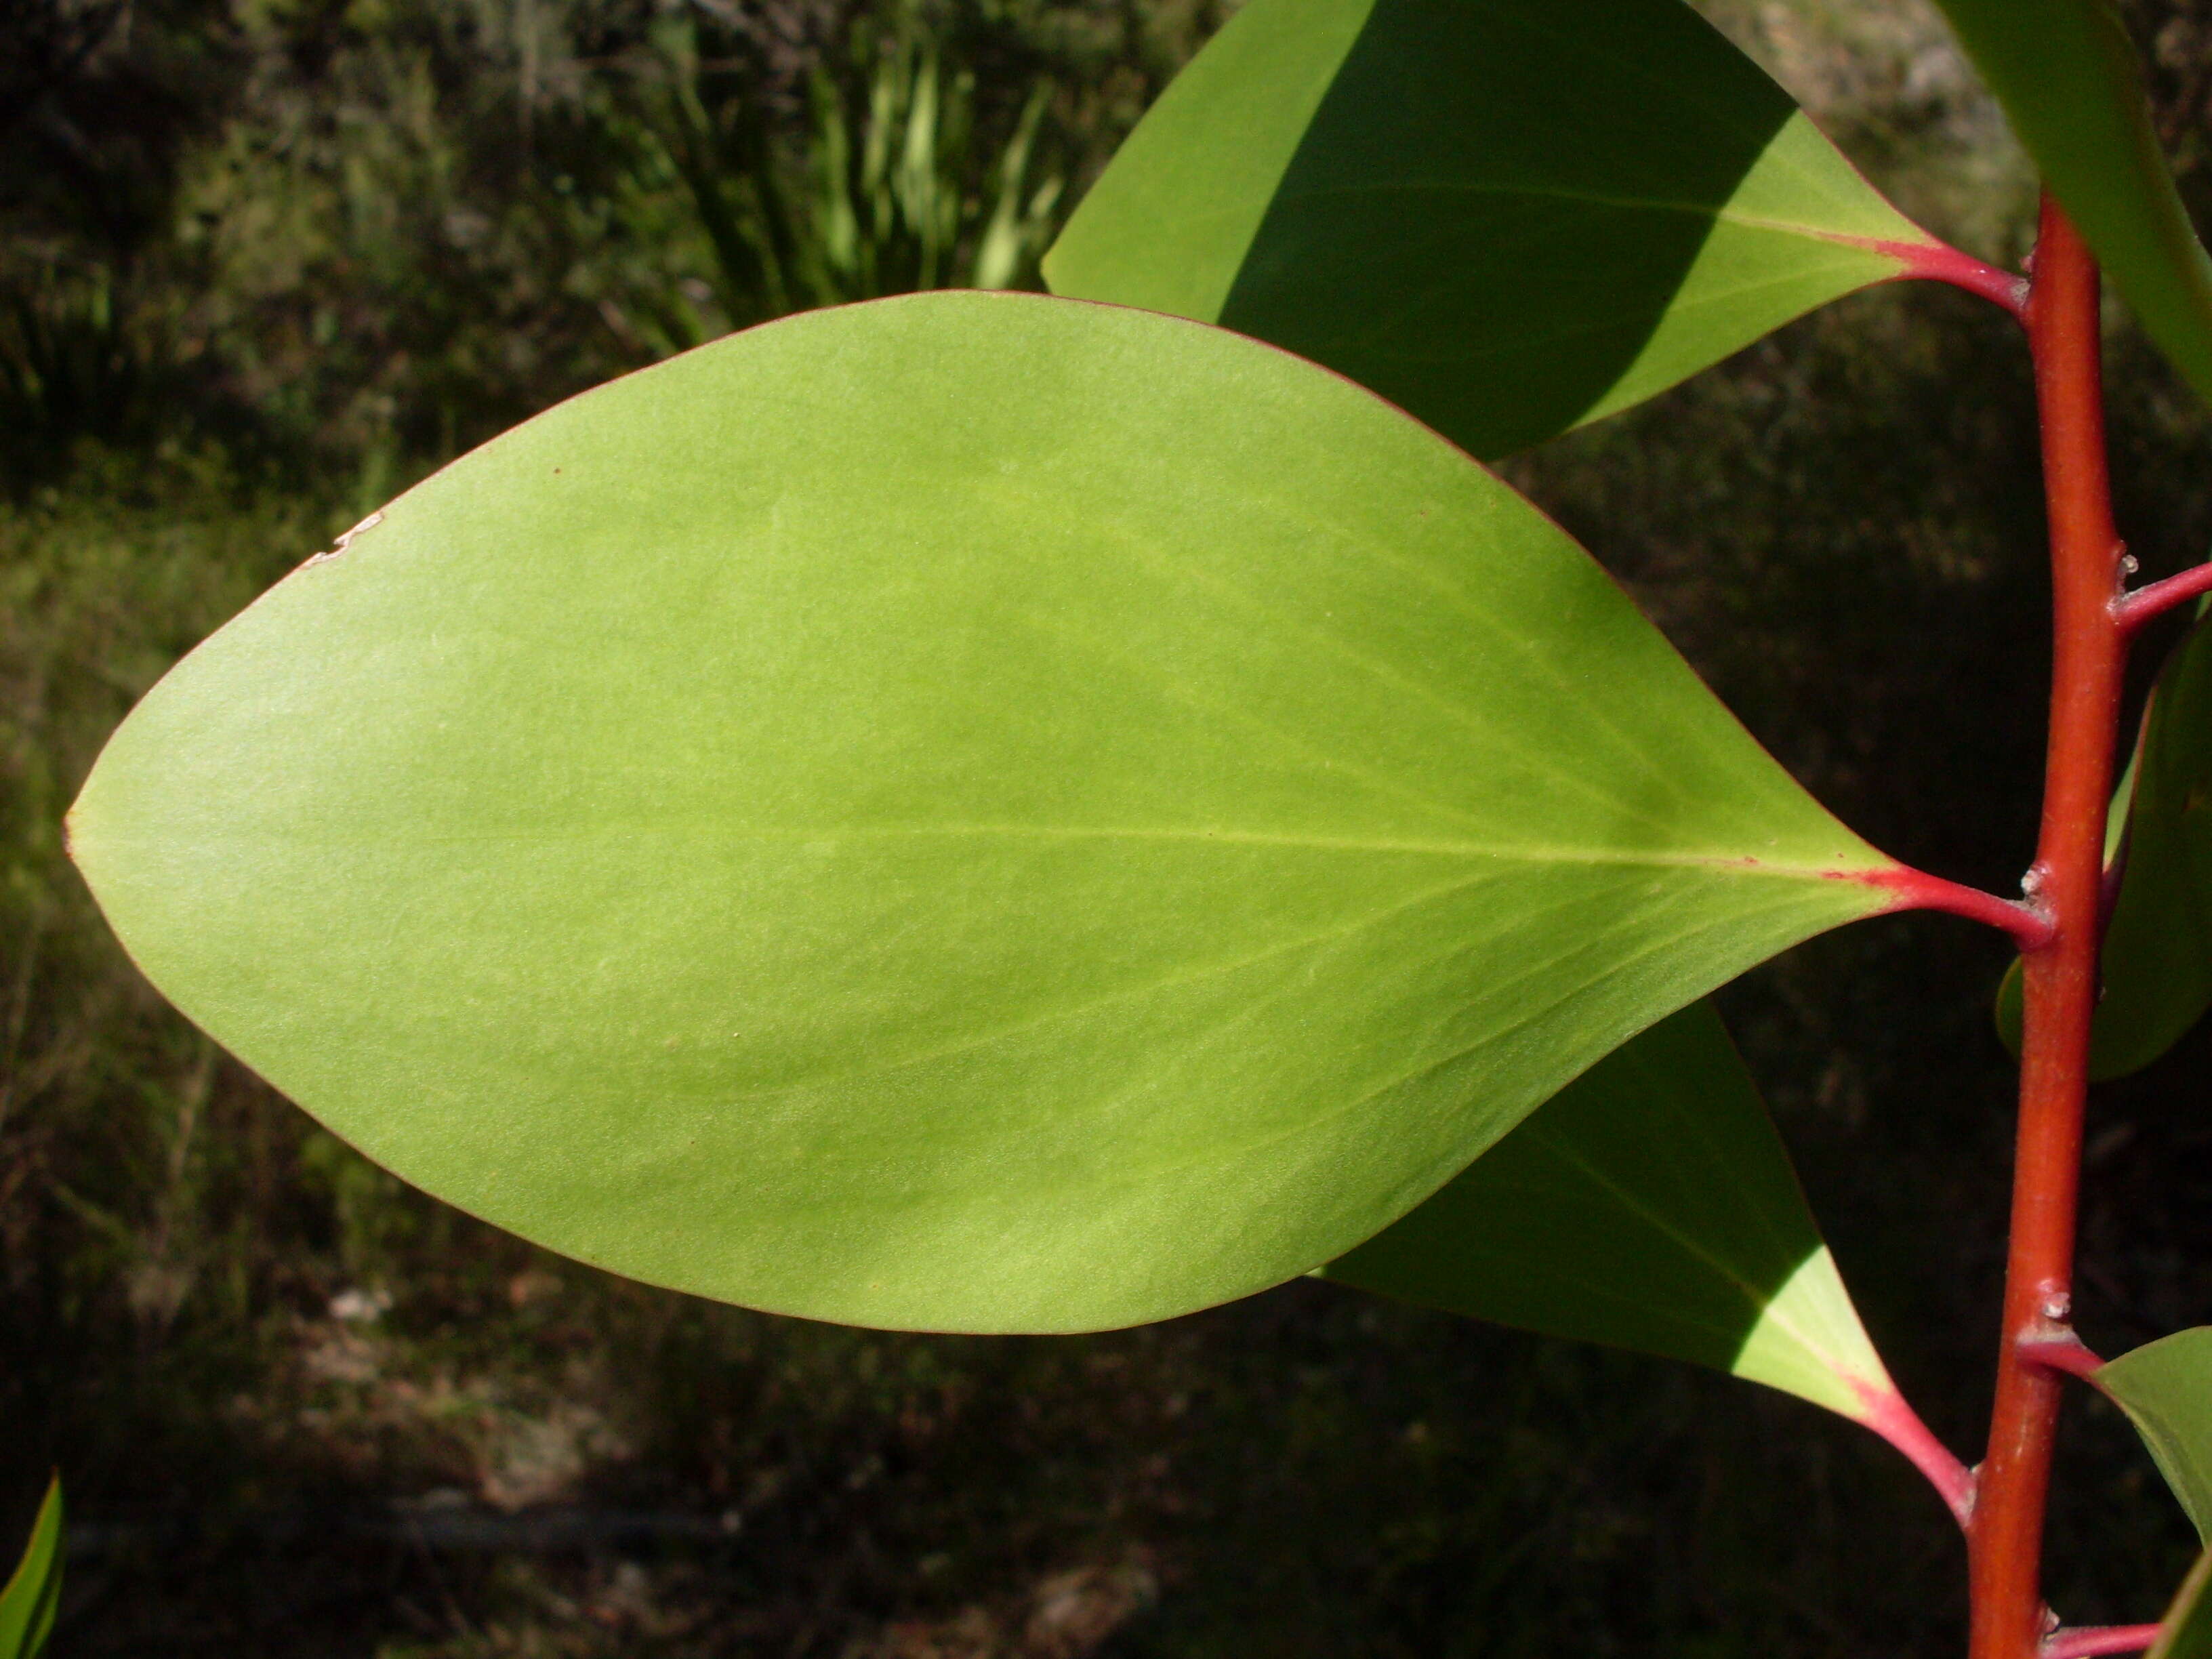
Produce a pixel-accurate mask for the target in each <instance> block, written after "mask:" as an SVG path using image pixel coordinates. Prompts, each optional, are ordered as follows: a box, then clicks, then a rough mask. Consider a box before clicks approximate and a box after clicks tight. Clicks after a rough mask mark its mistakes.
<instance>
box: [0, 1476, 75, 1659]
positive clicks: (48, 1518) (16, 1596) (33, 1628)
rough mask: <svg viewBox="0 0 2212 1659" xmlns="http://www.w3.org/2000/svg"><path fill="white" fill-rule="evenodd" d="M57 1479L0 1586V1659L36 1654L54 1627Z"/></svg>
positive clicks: (28, 1658)
mask: <svg viewBox="0 0 2212 1659" xmlns="http://www.w3.org/2000/svg"><path fill="white" fill-rule="evenodd" d="M61 1544H62V1483H61V1477H60V1476H58V1475H57V1476H55V1477H54V1479H53V1480H51V1481H49V1482H48V1483H47V1486H46V1498H45V1499H44V1500H43V1501H42V1502H41V1503H40V1504H39V1513H38V1516H37V1518H36V1519H34V1520H33V1522H31V1537H30V1541H29V1542H28V1543H27V1544H26V1545H24V1547H23V1557H22V1559H21V1561H19V1562H17V1563H16V1565H15V1572H14V1573H13V1574H11V1575H10V1576H9V1579H8V1583H7V1584H6V1586H5V1587H4V1588H0V1659H38V1655H39V1652H40V1650H41V1649H42V1648H44V1647H45V1646H46V1637H47V1635H48V1634H49V1633H50V1632H52V1629H53V1627H54V1613H55V1612H56V1610H57V1609H58V1608H59V1607H60V1606H61V1595H62V1553H61Z"/></svg>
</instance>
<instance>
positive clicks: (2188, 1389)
mask: <svg viewBox="0 0 2212 1659" xmlns="http://www.w3.org/2000/svg"><path fill="white" fill-rule="evenodd" d="M2092 1380H2093V1381H2094V1382H2095V1383H2096V1385H2097V1386H2098V1387H2099V1388H2100V1389H2103V1390H2104V1391H2105V1392H2106V1394H2107V1395H2111V1396H2112V1399H2114V1400H2116V1401H2118V1402H2119V1405H2120V1408H2121V1409H2122V1410H2123V1411H2124V1412H2126V1413H2127V1414H2128V1418H2129V1419H2130V1421H2131V1422H2133V1423H2134V1424H2135V1425H2136V1433H2138V1434H2140V1435H2142V1438H2143V1444H2145V1445H2146V1446H2148V1447H2149V1448H2150V1455H2151V1457H2152V1459H2153V1461H2154V1462H2156V1463H2157V1464H2158V1469H2159V1473H2160V1474H2163V1475H2164V1476H2165V1477H2166V1485H2167V1486H2171V1487H2172V1488H2173V1495H2174V1496H2175V1497H2176V1498H2179V1499H2180V1500H2181V1507H2182V1508H2183V1509H2185V1510H2188V1511H2189V1518H2190V1519H2191V1521H2193V1522H2196V1523H2197V1534H2198V1536H2200V1537H2202V1538H2203V1539H2204V1540H2205V1541H2206V1542H2208V1543H2212V1326H2202V1325H2200V1326H2198V1327H2197V1328H2196V1329H2194V1330H2187V1331H2179V1332H2177V1333H2175V1334H2173V1335H2172V1336H2166V1337H2160V1339H2159V1340H2157V1341H2155V1342H2153V1343H2150V1344H2148V1345H2147V1346H2143V1347H2140V1348H2137V1349H2136V1350H2134V1351H2133V1352H2130V1353H2124V1354H2122V1355H2121V1356H2120V1357H2119V1358H2118V1359H2114V1360H2111V1361H2109V1362H2107V1363H2106V1364H2102V1365H2100V1366H2099V1367H2098V1368H2097V1370H2096V1371H2095V1372H2094V1373H2093V1378H2092Z"/></svg>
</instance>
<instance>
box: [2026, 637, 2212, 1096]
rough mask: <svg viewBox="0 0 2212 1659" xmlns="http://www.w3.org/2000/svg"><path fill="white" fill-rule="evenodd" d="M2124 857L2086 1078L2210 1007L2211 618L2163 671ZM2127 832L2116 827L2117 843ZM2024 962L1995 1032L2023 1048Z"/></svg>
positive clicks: (2145, 734) (2128, 1063)
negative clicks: (2124, 861)
mask: <svg viewBox="0 0 2212 1659" xmlns="http://www.w3.org/2000/svg"><path fill="white" fill-rule="evenodd" d="M2112 823H2114V825H2115V826H2116V828H2118V829H2121V830H2123V831H2124V847H2125V854H2126V859H2127V863H2126V866H2125V867H2124V871H2123V872H2122V875H2121V880H2120V893H2119V898H2118V902H2117V903H2116V904H2115V905H2114V906H2113V908H2112V922H2111V925H2110V926H2109V927H2108V928H2107V929H2106V934H2105V944H2104V954H2103V971H2104V994H2103V996H2102V998H2101V999H2100V1000H2099V1002H2098V1004H2097V1012H2096V1018H2095V1023H2094V1024H2093V1027H2092V1036H2091V1043H2092V1046H2091V1049H2090V1054H2089V1075H2090V1077H2091V1078H2092V1079H2095V1080H2097V1081H2100V1082H2102V1081H2104V1080H2105V1079H2109V1078H2116V1077H2124V1076H2126V1075H2127V1074H2128V1073H2130V1072H2136V1071H2140V1070H2142V1067H2144V1066H2148V1065H2149V1064H2150V1063H2151V1062H2152V1061H2153V1060H2156V1059H2158V1057H2159V1056H2160V1055H2161V1054H2165V1053H2166V1050H2167V1049H2169V1048H2172V1046H2173V1045H2174V1044H2175V1043H2176V1042H2179V1041H2180V1040H2181V1039H2182V1037H2184V1036H2186V1035H2187V1034H2188V1031H2189V1029H2190V1027H2191V1026H2192V1025H2194V1024H2197V1021H2198V1020H2199V1019H2200V1018H2203V1013H2204V1011H2205V1009H2206V1008H2208V1007H2212V623H2199V624H2198V625H2197V629H2196V630H2195V631H2194V632H2192V633H2191V635H2189V637H2188V638H2187V639H2186V640H2185V641H2183V643H2182V645H2181V647H2179V649H2178V650H2177V651H2176V652H2175V653H2173V655H2172V657H2171V658H2169V659H2167V661H2166V666H2165V668H2164V669H2163V670H2162V671H2160V675H2159V679H2158V684H2157V685H2156V687H2155V688H2154V690H2153V691H2152V693H2151V702H2150V706H2149V710H2148V715H2147V716H2146V718H2145V720H2144V722H2143V729H2142V738H2141V740H2140V741H2139V743H2138V744H2137V745H2136V759H2135V762H2134V763H2133V764H2132V765H2131V766H2130V768H2129V771H2128V776H2127V778H2126V779H2124V780H2123V781H2122V783H2121V786H2120V788H2119V791H2118V793H2117V795H2116V796H2115V799H2114V802H2113V808H2112ZM2120 840H2121V836H2108V837H2107V842H2108V846H2109V847H2110V848H2111V849H2112V850H2118V843H2119V842H2120ZM1997 1030H1998V1034H1999V1035H2000V1036H2002V1037H2003V1039H2004V1042H2005V1046H2006V1047H2007V1048H2010V1049H2011V1050H2012V1051H2013V1053H2014V1054H2018V1053H2019V1052H2020V1040H2021V1039H2020V1032H2021V971H2020V964H2019V963H2017V962H2015V963H2014V964H2013V967H2012V969H2011V970H2010V971H2009V972H2008V974H2007V975H2006V976H2005V981H2004V983H2003V985H2002V987H1999V990H1998V993H1997Z"/></svg>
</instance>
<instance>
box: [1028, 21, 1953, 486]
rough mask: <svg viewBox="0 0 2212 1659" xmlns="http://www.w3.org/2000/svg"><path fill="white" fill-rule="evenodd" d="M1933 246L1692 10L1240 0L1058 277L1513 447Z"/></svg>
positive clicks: (1068, 285) (1099, 202)
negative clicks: (1213, 329)
mask: <svg viewBox="0 0 2212 1659" xmlns="http://www.w3.org/2000/svg"><path fill="white" fill-rule="evenodd" d="M1935 247H1936V244H1934V243H1932V242H1931V241H1930V240H1929V238H1928V237H1927V236H1926V235H1925V234H1924V233H1923V232H1921V231H1920V230H1918V229H1917V228H1915V227H1914V226H1913V225H1912V224H1911V222H1909V221H1907V220H1905V218H1903V217H1901V216H1899V214H1898V213H1897V212H1896V211H1895V210H1893V209H1892V208H1891V207H1890V206H1889V204H1887V203H1886V202H1884V201H1883V200H1882V199H1881V197H1879V196H1878V195H1876V194H1875V191H1873V190H1872V188H1870V187H1869V185H1867V183H1866V181H1865V180H1864V179H1862V178H1861V177H1860V176H1859V175H1858V174H1857V173H1856V172H1854V171H1853V170H1852V168H1851V167H1850V163H1848V162H1847V161H1844V158H1843V157H1842V156H1841V155H1838V153H1837V151H1836V150H1835V149H1834V148H1833V147H1832V145H1830V144H1829V143H1828V142H1827V140H1826V139H1825V138H1824V137H1821V136H1820V133H1819V132H1818V131H1815V130H1814V127H1813V125H1811V123H1810V122H1808V120H1807V119H1806V118H1805V117H1804V115H1803V114H1802V112H1799V111H1798V109H1797V107H1796V106H1795V105H1794V104H1793V103H1791V102H1790V98H1789V96H1788V95H1787V94H1784V92H1783V91H1782V90H1781V88H1778V87H1777V86H1776V85H1775V84H1774V83H1773V82H1771V81H1770V80H1768V79H1767V78H1766V76H1765V75H1764V74H1763V73H1762V72H1761V71H1760V70H1759V69H1758V68H1757V67H1756V66H1755V65H1754V64H1752V63H1751V61H1750V60H1749V59H1748V58H1745V57H1744V56H1743V55H1742V53H1741V52H1738V51H1737V50H1736V49H1735V47H1734V46H1730V45H1729V43H1728V42H1727V41H1726V40H1723V38H1722V37H1721V35H1720V34H1718V33H1717V32H1715V31H1714V30H1713V29H1712V28H1711V27H1710V26H1708V25H1707V24H1706V23H1705V22H1704V21H1701V20H1700V19H1699V17H1698V16H1697V15H1695V14H1694V13H1692V11H1691V10H1690V9H1688V8H1687V7H1686V6H1684V5H1682V4H1681V3H1680V0H1485V3H1483V4H1480V5H1466V4H1459V3H1453V0H1251V3H1249V4H1248V5H1247V6H1246V7H1245V8H1244V9H1243V10H1242V11H1241V12H1239V13H1238V14H1237V16H1236V17H1235V18H1234V19H1233V20H1232V21H1231V22H1230V23H1229V24H1228V25H1227V26H1226V27H1224V28H1223V30H1222V31H1221V33H1220V35H1219V36H1218V38H1217V39H1216V40H1213V41H1212V44H1210V45H1209V46H1207V47H1206V50H1205V51H1204V52H1201V53H1200V55H1199V56H1198V58H1196V59H1195V60H1194V62H1193V63H1192V64H1190V66H1189V67H1188V69H1186V70H1184V71H1183V73H1182V76H1181V77H1180V78H1178V79H1177V80H1176V82H1175V83H1174V84H1173V85H1172V86H1170V88H1168V90H1167V92H1166V94H1164V96H1163V97H1162V98H1161V99H1160V100H1159V103H1158V105H1157V106H1155V107H1154V108H1153V110H1152V112H1151V113H1150V114H1148V115H1147V116H1146V118H1145V120H1144V122H1143V124H1142V125H1140V126H1139V128H1138V129H1137V131H1136V132H1135V133H1134V134H1133V135H1132V136H1131V137H1130V139H1129V141H1128V143H1127V144H1125V145H1124V146H1123V147H1122V149H1121V154H1120V155H1117V156H1116V157H1115V161H1114V163H1113V165H1112V166H1111V167H1109V168H1108V169H1107V171H1106V173H1105V175H1104V176H1103V178H1101V179H1100V180H1099V181H1098V183H1097V185H1096V186H1094V187H1093V189H1092V190H1091V194H1090V196H1089V197H1087V198H1086V199H1085V202H1084V203H1083V204H1082V206H1081V208H1080V209H1079V210H1078V211H1077V213H1076V215H1075V216H1074V218H1073V221H1072V222H1070V223H1069V225H1068V227H1067V229H1066V232H1065V233H1063V234H1062V235H1061V237H1060V241H1059V243H1058V245H1057V246H1055V247H1054V249H1053V251H1052V252H1051V253H1050V254H1049V255H1048V257H1047V258H1046V261H1045V275H1046V277H1047V280H1048V282H1049V283H1051V285H1052V287H1053V289H1054V292H1055V293H1060V294H1069V295H1078V296H1079V297H1081V298H1085V299H1092V300H1110V301H1116V302H1118V303H1121V304H1125V305H1134V306H1142V307H1146V308H1147V309H1149V310H1153V311H1166V312H1173V313H1176V314H1178V315H1181V316H1186V317H1195V318H1197V319H1200V320H1201V321H1205V322H1219V323H1220V324H1222V325H1224V326H1225V327H1229V328H1234V329H1237V330H1239V331H1243V332H1244V333H1247V334H1253V335H1256V336H1258V337H1260V338H1261V339H1266V340H1273V341H1274V342H1275V343H1278V344H1280V345H1284V346H1287V347H1288V348H1290V349H1291V350H1293V351H1297V352H1299V353H1302V354H1303V355H1304V356H1309V357H1311V358H1313V359H1315V360H1316V362H1322V363H1326V364H1328V366H1329V367H1330V368H1335V369H1339V370H1340V371H1342V372H1343V373H1344V374H1349V375H1351V376H1352V378H1353V379H1354V380H1358V381H1360V382H1361V383H1362V384H1363V385H1366V386H1372V387H1373V388H1374V389H1375V390H1376V391H1377V392H1382V393H1383V395H1384V396H1385V397H1387V398H1391V399H1393V400H1394V401H1395V402H1396V403H1399V404H1402V405H1403V406H1404V407H1405V408H1407V409H1408V410H1412V411H1413V413H1414V414H1416V415H1418V416H1420V417H1421V418H1422V419H1423V420H1425V421H1426V422H1429V423H1430V424H1431V425H1432V426H1434V427H1435V428H1437V430H1438V431H1440V432H1442V433H1443V434H1444V435H1446V436H1447V437H1449V438H1451V439H1452V440H1454V441H1455V442H1457V443H1459V444H1462V446H1464V447H1467V448H1468V449H1469V450H1471V451H1472V452H1473V453H1475V454H1478V455H1498V454H1503V453H1506V452H1508V451H1510V450H1513V449H1517V448H1520V447H1523V446H1525V445H1528V444H1531V443H1534V442H1536V441H1540V440H1541V439H1544V438H1548V437H1551V436H1553V435H1554V434H1556V433H1559V432H1562V431H1565V429H1566V428H1569V427H1571V426H1575V425H1577V424H1579V423H1580V422H1584V421H1589V420H1595V419H1596V418H1597V417H1598V416H1601V415H1606V414H1609V413H1611V412H1612V411H1613V410H1618V409H1622V408H1625V407H1626V406H1627V405H1628V404H1633V403H1636V402H1638V400H1640V399H1642V398H1648V397H1650V396H1651V395H1652V394H1653V393H1655V392H1661V391H1663V390H1664V389H1665V388H1666V387H1668V386H1672V385H1674V383H1675V382H1676V381H1678V380H1682V379H1683V378H1684V377H1685V376H1687V375H1690V374H1695V373H1696V372H1697V371H1698V370H1699V369H1701V368H1705V367H1707V366H1708V365H1710V364H1711V363H1714V362H1717V361H1719V360H1720V359H1721V358H1722V357H1724V356H1727V355H1728V354H1729V353H1730V352H1732V351H1735V349H1738V348H1739V347H1741V346H1744V345H1747V344H1748V343H1751V342H1752V341H1753V340H1755V339H1757V338H1759V337H1760V336H1761V335H1763V334H1765V333H1766V332H1767V331H1769V330H1771V329H1773V328H1775V327H1778V325H1781V324H1783V323H1785V322H1787V321H1789V320H1790V319H1791V318H1793V317H1796V316H1798V315H1800V314H1801V313H1804V312H1806V311H1808V310H1810V309H1812V308H1813V307H1815V306H1819V305H1821V304H1824V303H1826V301H1830V300H1832V299H1835V298H1836V297H1837V296H1838V295H1844V294H1848V293H1850V291H1851V290H1853V289H1858V288H1863V287H1865V286H1866V285H1867V284H1868V283H1878V282H1881V281H1884V280H1885V279H1887V278H1889V277H1893V276H1898V275H1899V274H1900V272H1901V271H1903V270H1904V269H1905V265H1906V264H1908V263H1909V262H1910V260H1911V257H1912V256H1913V254H1915V253H1916V252H1919V253H1924V252H1929V251H1932V250H1933V249H1934V248H1935Z"/></svg>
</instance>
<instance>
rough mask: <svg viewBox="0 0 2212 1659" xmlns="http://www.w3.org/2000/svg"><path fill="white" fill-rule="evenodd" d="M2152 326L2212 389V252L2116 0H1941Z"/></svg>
mask: <svg viewBox="0 0 2212 1659" xmlns="http://www.w3.org/2000/svg"><path fill="white" fill-rule="evenodd" d="M1937 3H1938V4H1940V5H1941V6H1942V8H1943V10H1944V12H1945V14H1946V15H1948V16H1949V18H1950V20H1951V26H1952V27H1954V29H1956V30H1957V31H1958V32H1959V38H1960V40H1962V41H1964V42H1965V43H1966V51H1967V53H1968V54H1969V55H1970V56H1971V57H1972V58H1973V60H1974V66H1975V67H1976V68H1977V69H1978V70H1981V72H1982V77H1983V78H1984V80H1986V81H1987V82H1989V83H1990V90H1991V91H1993V92H1995V93H1996V95H1997V100H1998V101H1999V102H2000V103H2002V105H2003V106H2004V109H2005V113H2006V114H2007V115H2008V116H2009V117H2011V118H2012V125H2013V129H2014V131H2016V132H2017V133H2019V135H2020V140H2021V143H2023V144H2025V145H2026V146H2027V151H2028V154H2029V155H2033V157H2034V158H2035V161H2036V165H2037V166H2038V167H2040V168H2041V169H2042V170H2043V175H2044V178H2045V181H2046V182H2047V183H2048V184H2049V185H2050V186H2051V190H2052V191H2054V192H2055V193H2056V194H2057V197H2058V199H2059V200H2060V201H2061V202H2062V203H2063V204H2065V207H2066V211H2067V213H2068V215H2069V216H2071V217H2072V219H2073V220H2074V222H2075V224H2076V225H2077V226H2078V227H2080V228H2081V234H2082V236H2083V238H2084V239H2085V240H2087V242H2088V244H2089V246H2091V247H2092V248H2093V249H2094V250H2095V252H2096V254H2097V257H2098V258H2099V259H2100V260H2101V261H2102V262H2103V264H2104V266H2105V269H2106V270H2107V271H2108V272H2110V273H2111V276H2112V282H2113V283H2114V285H2115V286H2117V287H2118V289H2119V290H2120V292H2121V293H2122V294H2124V295H2126V296H2127V301H2128V303H2129V304H2130V305H2131V306H2133V307H2135V311H2136V316H2137V317H2138V318H2139V319H2142V325H2143V327H2144V328H2145V329H2146V330H2147V331H2148V332H2149V334H2150V337H2152V338H2153V339H2154V340H2156V341H2157V342H2158V343H2159V344H2160V346H2162V347H2164V348H2165V349H2166V354H2167V355H2168V356H2171V357H2172V359H2173V361H2174V362H2175V363H2176V364H2177V365H2179V368H2181V371H2182V372H2183V373H2184V374H2186V375H2187V376H2188V377H2189V380H2190V383H2191V385H2193V386H2195V387H2196V388H2197V392H2198V393H2199V394H2200V395H2202V396H2204V397H2208V398H2212V259H2207V258H2206V257H2205V253H2204V249H2203V246H2201V245H2200V244H2199V243H2198V241H2197V233H2196V231H2195V230H2194V229H2193V228H2191V225H2190V222H2189V215H2188V213H2187V211H2186V210H2185V209H2184V208H2183V207H2182V204H2181V197H2180V195H2179V192H2178V191H2176V190H2175V189H2174V186H2173V175H2172V173H2170V172H2169V171H2168V170H2167V168H2166V160H2165V158H2164V157H2163V156H2162V155H2160V153H2159V148H2158V135H2157V134H2156V133H2155V132H2154V131H2153V130H2152V128H2151V124H2150V112H2149V110H2148V107H2147V106H2146V105H2145V102H2144V99H2143V90H2142V66H2141V64H2139V63H2138V62H2137V60H2136V52H2135V47H2134V46H2133V45H2132V44H2131V43H2130V41H2129V40H2128V33H2127V29H2126V27H2124V25H2123V24H2122V23H2121V21H2120V17H2119V13H2118V10H2117V9H2115V8H2114V7H2113V5H2112V0H1937Z"/></svg>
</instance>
